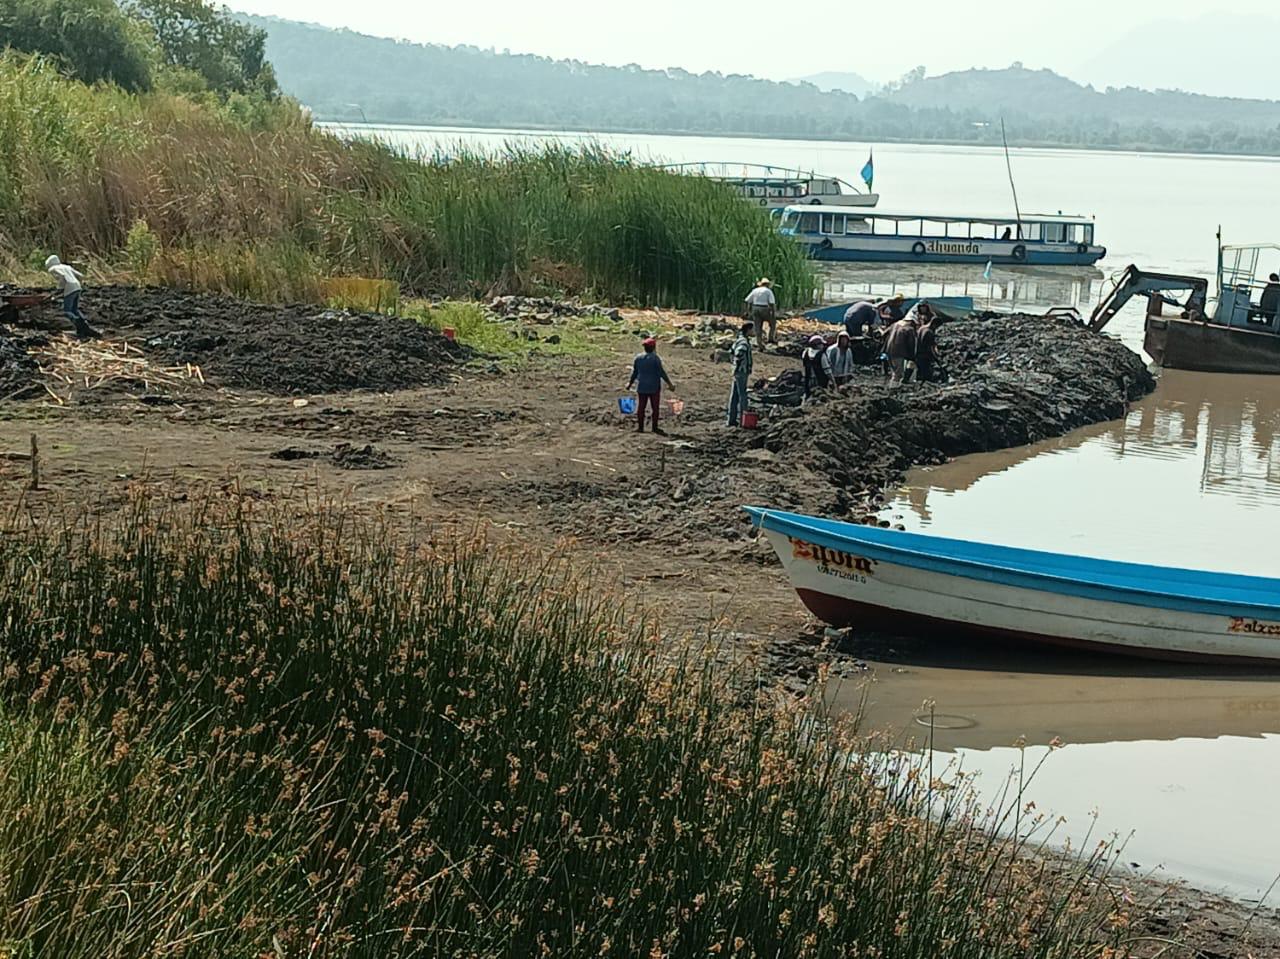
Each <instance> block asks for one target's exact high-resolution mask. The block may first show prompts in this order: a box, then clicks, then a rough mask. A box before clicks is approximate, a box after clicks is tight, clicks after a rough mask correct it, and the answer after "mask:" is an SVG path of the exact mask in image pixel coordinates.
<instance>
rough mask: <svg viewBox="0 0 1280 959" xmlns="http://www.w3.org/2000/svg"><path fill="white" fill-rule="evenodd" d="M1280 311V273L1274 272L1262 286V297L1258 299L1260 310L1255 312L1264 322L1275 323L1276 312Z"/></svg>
mask: <svg viewBox="0 0 1280 959" xmlns="http://www.w3.org/2000/svg"><path fill="white" fill-rule="evenodd" d="M1277 312H1280V275H1277V274H1275V273H1272V274H1271V276H1270V277H1268V278H1267V285H1266V286H1264V287H1263V288H1262V299H1260V300H1259V301H1258V312H1257V313H1256V314H1255V315H1256V316H1257V317H1258V318H1259V319H1260V320H1262V322H1263V323H1266V324H1268V325H1270V324H1272V323H1275V321H1276V313H1277Z"/></svg>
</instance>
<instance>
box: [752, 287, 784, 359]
mask: <svg viewBox="0 0 1280 959" xmlns="http://www.w3.org/2000/svg"><path fill="white" fill-rule="evenodd" d="M746 304H747V319H748V320H750V321H751V322H752V323H753V324H754V325H755V328H756V346H758V347H761V348H763V347H764V325H765V324H766V323H768V324H769V342H770V343H777V342H778V300H777V297H775V296H774V295H773V283H772V282H770V280H769V278H768V277H767V276H766V277H764V278H762V279H761V280H760V282H759V283H757V284H756V286H755V289H754V290H752V291H751V292H750V293H748V294H747V299H746Z"/></svg>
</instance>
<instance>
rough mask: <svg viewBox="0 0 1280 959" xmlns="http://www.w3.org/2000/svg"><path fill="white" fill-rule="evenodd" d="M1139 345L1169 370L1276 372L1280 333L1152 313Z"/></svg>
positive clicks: (1279, 363)
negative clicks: (1153, 314) (1141, 344)
mask: <svg viewBox="0 0 1280 959" xmlns="http://www.w3.org/2000/svg"><path fill="white" fill-rule="evenodd" d="M1143 348H1144V349H1145V350H1146V351H1147V354H1148V355H1149V356H1150V357H1151V358H1152V359H1153V360H1155V362H1156V363H1157V364H1158V365H1159V366H1162V367H1164V368H1165V369H1170V370H1194V371H1197V372H1201V373H1255V374H1263V375H1280V335H1277V334H1275V333H1271V332H1265V331H1258V330H1248V329H1241V328H1240V327H1235V326H1223V325H1221V324H1217V323H1201V322H1197V321H1195V320H1183V319H1179V318H1176V317H1155V316H1153V317H1148V318H1147V325H1146V336H1145V338H1144V341H1143Z"/></svg>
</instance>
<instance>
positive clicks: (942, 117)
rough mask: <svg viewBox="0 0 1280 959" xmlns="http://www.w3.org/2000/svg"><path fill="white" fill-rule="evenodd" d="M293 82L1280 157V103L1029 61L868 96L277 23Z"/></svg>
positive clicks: (946, 138)
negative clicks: (1150, 88)
mask: <svg viewBox="0 0 1280 959" xmlns="http://www.w3.org/2000/svg"><path fill="white" fill-rule="evenodd" d="M244 19H246V20H248V21H249V22H251V23H253V24H254V25H255V26H258V27H260V28H262V29H263V30H265V31H266V32H267V55H268V57H269V59H270V61H271V62H272V64H273V65H274V67H275V70H276V74H277V76H278V78H279V82H280V85H281V86H282V88H283V89H284V90H285V91H286V92H288V93H290V94H292V95H293V96H295V97H297V98H298V99H299V100H301V101H302V102H303V103H305V104H306V105H308V106H309V107H311V109H312V110H313V111H314V112H315V114H316V116H317V117H319V118H321V119H332V120H348V121H357V120H369V121H371V122H388V123H420V124H442V125H443V124H457V125H462V126H509V127H528V128H555V129H578V130H598V131H609V130H619V131H622V130H626V131H640V132H674V133H707V134H726V135H759V136H778V137H814V138H829V139H850V140H879V141H885V140H907V141H917V142H930V141H941V142H961V143H999V141H1000V130H999V120H1000V118H1001V117H1002V116H1003V118H1004V119H1005V121H1006V124H1007V127H1008V130H1009V136H1010V141H1011V142H1013V143H1015V144H1028V145H1034V144H1040V145H1061V146H1078V147H1099V148H1122V149H1156V150H1190V151H1201V152H1224V153H1259V154H1272V155H1280V103H1277V102H1275V101H1263V100H1233V99H1224V98H1216V97H1206V96H1197V95H1194V94H1187V93H1180V92H1172V91H1162V92H1157V93H1152V92H1147V91H1142V90H1136V89H1132V88H1127V89H1123V90H1107V91H1104V92H1099V91H1096V90H1094V89H1092V88H1090V87H1085V86H1081V85H1079V84H1076V83H1074V82H1072V81H1070V80H1068V79H1066V78H1064V77H1060V76H1057V75H1056V74H1053V73H1051V72H1049V71H1031V70H1025V69H1022V68H1021V67H1020V66H1017V65H1015V66H1014V67H1011V68H1010V69H1007V70H970V71H964V72H960V73H952V74H946V75H943V76H939V77H932V78H929V77H926V76H925V75H924V71H923V69H920V70H917V71H916V72H915V73H914V74H913V75H910V76H908V77H907V78H905V79H904V81H903V82H901V83H897V84H891V85H890V86H889V87H888V88H887V89H885V90H884V91H882V92H881V93H880V94H879V95H877V96H872V97H867V98H865V99H859V98H858V97H856V96H854V95H853V94H850V93H846V92H843V91H839V90H831V91H829V92H824V91H823V90H820V89H819V88H818V87H816V86H814V85H812V84H809V83H778V82H773V81H768V80H759V79H756V78H754V77H747V76H738V75H729V76H724V75H721V74H717V73H704V74H692V73H688V72H686V71H684V70H680V69H670V70H644V69H641V68H640V67H637V66H634V65H633V66H625V67H607V66H598V65H592V64H588V63H583V62H580V61H576V60H550V59H547V58H544V57H536V56H529V55H513V54H507V53H495V52H493V51H489V50H480V49H477V48H475V47H446V46H439V45H419V44H411V43H406V42H402V41H395V40H386V39H379V38H374V37H367V36H363V35H361V34H357V33H353V32H351V31H346V30H330V29H328V28H325V27H318V26H313V25H308V24H301V23H295V22H292V21H285V20H277V19H273V18H257V17H245V18H244Z"/></svg>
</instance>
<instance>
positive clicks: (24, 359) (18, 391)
mask: <svg viewBox="0 0 1280 959" xmlns="http://www.w3.org/2000/svg"><path fill="white" fill-rule="evenodd" d="M47 342H48V341H47V340H45V339H44V338H43V337H38V336H25V335H22V334H19V333H15V332H14V331H13V330H10V329H8V328H6V327H3V326H0V400H25V399H31V398H32V397H35V396H44V395H45V391H44V387H43V386H42V385H41V381H40V367H39V365H38V364H37V363H36V361H35V359H33V358H32V357H31V355H30V354H29V353H28V352H27V348H28V347H30V346H43V345H45V344H46V343H47Z"/></svg>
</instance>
